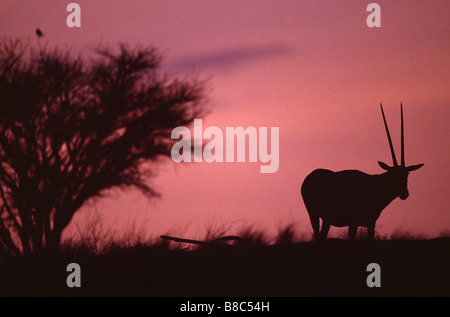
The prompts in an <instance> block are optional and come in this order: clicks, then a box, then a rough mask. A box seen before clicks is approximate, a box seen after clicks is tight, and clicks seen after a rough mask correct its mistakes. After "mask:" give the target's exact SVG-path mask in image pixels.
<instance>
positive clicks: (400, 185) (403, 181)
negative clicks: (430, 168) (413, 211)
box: [378, 103, 423, 200]
mask: <svg viewBox="0 0 450 317" xmlns="http://www.w3.org/2000/svg"><path fill="white" fill-rule="evenodd" d="M380 107H381V113H382V115H383V121H384V127H385V128H386V134H387V137H388V141H389V147H390V148H391V154H392V161H393V164H394V165H393V166H389V165H387V164H386V163H383V162H378V165H380V167H381V168H383V169H385V170H386V171H388V172H389V173H390V174H391V175H392V176H393V179H394V184H393V185H394V187H395V190H396V193H397V194H398V197H399V198H400V199H402V200H405V199H406V198H408V196H409V192H408V174H409V172H412V171H415V170H417V169H419V168H421V167H422V166H423V164H417V165H411V166H406V164H405V139H404V128H403V105H402V104H400V112H401V130H402V131H401V151H402V152H401V162H400V165H398V163H397V159H396V157H395V152H394V147H393V145H392V140H391V135H390V133H389V128H388V126H387V123H386V118H385V116H384V111H383V106H382V105H381V103H380Z"/></svg>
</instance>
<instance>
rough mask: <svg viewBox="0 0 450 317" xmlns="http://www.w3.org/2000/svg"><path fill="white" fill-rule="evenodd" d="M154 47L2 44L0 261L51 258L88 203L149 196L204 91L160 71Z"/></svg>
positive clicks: (201, 104) (200, 111)
mask: <svg viewBox="0 0 450 317" xmlns="http://www.w3.org/2000/svg"><path fill="white" fill-rule="evenodd" d="M160 62H161V57H160V56H159V55H158V53H157V51H156V50H155V49H154V48H129V47H128V46H127V45H123V44H122V45H120V46H119V48H118V49H116V50H112V49H98V50H96V52H95V55H94V58H92V59H90V60H89V61H86V60H85V59H84V58H82V57H76V58H75V57H73V56H72V55H71V54H69V53H67V52H63V51H61V50H59V49H52V50H50V49H47V48H44V49H42V48H40V49H38V50H36V49H33V48H31V47H30V46H29V45H27V44H26V43H24V42H22V41H20V40H11V39H7V40H3V41H2V42H1V43H0V258H2V257H3V258H7V257H11V256H16V255H19V254H30V253H33V252H38V251H40V250H43V249H48V250H52V251H54V250H56V249H57V248H58V246H59V243H60V240H61V234H62V231H63V229H64V228H65V227H66V226H67V225H68V224H69V222H70V221H71V219H72V217H73V215H74V214H75V213H76V212H77V210H79V209H80V207H81V206H82V205H83V204H84V203H85V202H86V201H87V200H89V199H91V198H94V197H99V196H101V195H102V194H103V193H104V192H105V190H107V189H110V188H114V187H119V188H125V187H136V188H138V189H139V190H141V191H142V192H143V193H144V194H145V195H147V196H148V197H150V198H151V197H155V196H157V195H158V194H157V192H155V190H154V189H153V188H152V187H151V186H149V185H148V178H149V177H151V176H152V175H154V173H153V171H154V166H155V164H153V163H156V162H157V161H159V160H160V159H161V158H163V157H167V156H170V151H171V147H172V145H173V140H171V138H170V135H171V131H172V129H173V128H174V127H176V126H180V125H188V124H190V123H191V122H192V121H193V119H194V118H195V117H198V116H200V115H202V114H203V113H204V109H205V107H204V105H205V96H204V84H203V83H202V82H201V81H198V80H196V79H183V80H180V79H177V78H172V79H170V78H168V77H167V76H163V75H161V74H160V73H159V66H160Z"/></svg>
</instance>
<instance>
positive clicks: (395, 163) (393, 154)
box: [380, 102, 403, 166]
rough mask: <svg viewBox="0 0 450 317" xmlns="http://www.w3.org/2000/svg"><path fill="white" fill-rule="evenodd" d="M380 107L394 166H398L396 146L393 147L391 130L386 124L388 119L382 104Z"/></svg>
mask: <svg viewBox="0 0 450 317" xmlns="http://www.w3.org/2000/svg"><path fill="white" fill-rule="evenodd" d="M380 107H381V113H382V115H383V121H384V127H385V128H386V134H387V137H388V141H389V147H390V148H391V154H392V161H393V163H394V166H398V163H397V159H396V158H395V152H394V146H393V145H392V140H391V135H390V134H389V128H388V126H387V123H386V117H385V116H384V111H383V106H382V105H381V102H380ZM402 153H403V152H402Z"/></svg>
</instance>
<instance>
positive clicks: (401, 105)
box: [400, 103, 406, 167]
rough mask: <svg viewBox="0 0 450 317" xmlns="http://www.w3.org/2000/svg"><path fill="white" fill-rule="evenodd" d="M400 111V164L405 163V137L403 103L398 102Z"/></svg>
mask: <svg viewBox="0 0 450 317" xmlns="http://www.w3.org/2000/svg"><path fill="white" fill-rule="evenodd" d="M400 113H401V115H402V137H401V138H402V139H401V140H402V157H401V166H403V167H404V166H406V165H405V139H404V129H403V104H402V103H400Z"/></svg>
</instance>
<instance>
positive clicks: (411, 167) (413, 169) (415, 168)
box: [406, 164, 423, 172]
mask: <svg viewBox="0 0 450 317" xmlns="http://www.w3.org/2000/svg"><path fill="white" fill-rule="evenodd" d="M422 166H423V164H417V165H411V166H408V167H407V168H406V169H407V170H408V172H411V171H415V170H418V169H419V168H421V167H422Z"/></svg>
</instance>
